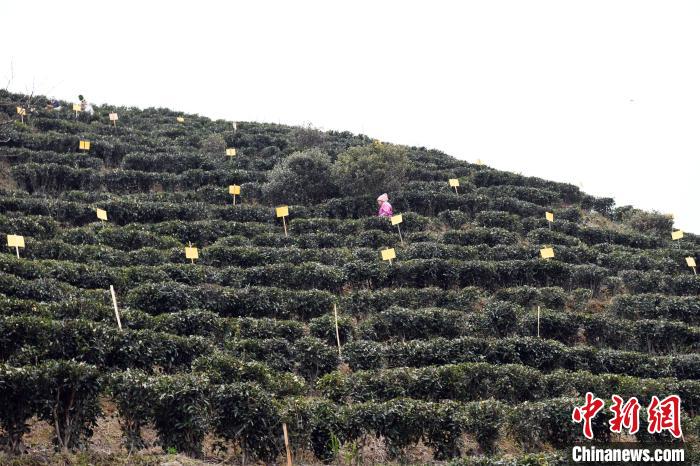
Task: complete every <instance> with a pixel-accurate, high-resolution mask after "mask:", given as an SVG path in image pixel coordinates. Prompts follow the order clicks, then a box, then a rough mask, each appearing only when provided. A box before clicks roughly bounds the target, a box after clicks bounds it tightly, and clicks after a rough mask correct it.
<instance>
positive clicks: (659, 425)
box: [647, 395, 683, 438]
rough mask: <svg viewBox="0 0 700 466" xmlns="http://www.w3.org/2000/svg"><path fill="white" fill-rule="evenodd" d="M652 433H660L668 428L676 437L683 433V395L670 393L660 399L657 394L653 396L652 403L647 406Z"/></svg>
mask: <svg viewBox="0 0 700 466" xmlns="http://www.w3.org/2000/svg"><path fill="white" fill-rule="evenodd" d="M647 415H648V416H649V426H648V427H647V430H648V431H649V433H650V434H658V433H660V432H663V431H664V430H667V431H669V432H671V435H673V436H674V437H676V438H680V437H681V436H682V435H683V432H682V431H681V397H680V396H678V395H670V396H667V397H666V398H664V399H663V400H661V401H659V398H658V397H656V396H652V397H651V403H649V407H648V408H647Z"/></svg>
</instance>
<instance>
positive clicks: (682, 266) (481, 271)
mask: <svg viewBox="0 0 700 466" xmlns="http://www.w3.org/2000/svg"><path fill="white" fill-rule="evenodd" d="M28 99H29V98H28V97H27V96H22V95H14V94H8V93H6V92H0V103H1V106H0V141H5V142H3V143H2V144H0V160H1V162H0V178H1V180H2V184H1V185H0V187H1V188H2V190H1V191H0V232H1V233H3V234H12V235H23V236H24V247H23V248H21V249H19V256H20V257H19V258H17V257H16V254H17V251H16V250H15V248H9V247H6V248H5V250H4V254H1V255H0V293H1V294H0V398H3V399H4V401H5V403H3V405H2V406H1V407H0V426H1V427H2V429H3V430H2V432H3V433H4V437H5V438H6V449H7V450H10V451H12V452H13V453H17V452H21V451H24V450H25V448H24V444H29V445H30V446H31V448H30V449H29V453H30V454H36V453H37V452H44V453H46V452H48V451H50V449H51V442H52V440H51V438H50V437H55V438H54V440H53V442H54V443H55V444H56V445H57V446H58V448H59V449H63V450H66V451H72V450H76V449H80V448H82V447H84V446H88V447H89V448H90V449H92V450H95V449H96V448H97V447H96V445H98V444H99V438H97V437H96V436H94V435H93V433H94V432H93V431H94V430H95V427H96V426H97V431H98V433H102V432H103V431H104V429H103V425H104V423H105V422H107V420H108V417H106V416H105V415H104V413H105V412H110V413H115V414H116V415H117V417H116V418H115V420H112V421H111V422H112V425H113V426H116V425H117V424H116V422H117V421H118V423H119V424H118V425H119V426H120V427H121V429H122V434H123V444H121V445H119V443H117V445H112V444H110V446H109V447H108V448H106V449H105V448H103V450H107V451H110V452H111V453H116V454H118V455H117V457H118V456H119V455H123V454H126V453H127V452H128V451H132V452H137V451H139V450H143V451H145V452H148V453H150V454H157V453H158V452H159V451H160V449H159V448H156V446H162V450H163V451H165V452H180V453H183V454H186V455H189V456H191V457H195V458H204V459H206V460H207V461H210V462H221V461H227V462H236V463H237V462H241V461H243V462H245V461H246V460H247V461H251V460H260V461H266V462H274V461H284V450H285V447H284V440H283V429H282V425H283V423H284V424H285V425H286V427H287V429H288V433H289V442H290V445H291V447H292V453H293V455H294V457H295V459H296V460H297V461H305V462H328V461H332V460H334V459H336V460H338V461H341V462H343V463H353V462H356V463H360V462H363V461H364V462H369V461H395V460H396V461H399V460H400V461H408V462H426V461H432V460H435V461H449V460H451V459H454V458H458V457H462V459H461V460H456V461H462V462H463V464H467V463H468V462H469V461H471V459H470V458H472V457H475V456H478V455H482V454H486V455H487V456H488V457H489V458H492V460H493V461H496V459H497V458H501V457H503V456H507V457H509V458H510V457H512V458H520V460H521V461H534V460H535V459H536V458H539V459H540V460H543V459H546V460H549V461H552V462H553V463H554V462H556V461H559V460H560V458H561V457H560V454H559V453H557V451H558V450H563V451H564V453H563V458H567V456H566V455H567V454H568V453H567V452H566V449H567V448H569V447H570V446H571V444H572V443H573V442H574V441H579V440H581V439H582V436H581V426H580V425H578V424H574V423H572V422H571V412H572V409H573V407H574V406H575V405H580V404H582V398H583V396H584V395H585V393H586V392H587V391H591V392H593V393H595V395H597V396H599V397H601V398H603V399H605V400H607V401H608V403H609V400H610V397H611V396H612V394H617V395H620V396H623V397H625V398H627V397H630V396H636V397H637V398H638V399H639V400H640V403H641V404H642V405H643V406H647V404H648V403H649V401H650V400H651V397H652V396H654V395H656V396H658V397H663V396H666V395H668V394H678V395H680V396H681V399H682V408H683V412H682V425H683V429H684V440H685V445H686V446H687V448H688V449H689V451H690V450H692V449H695V448H697V447H696V444H697V439H698V427H699V426H700V418H699V417H698V414H700V412H699V409H700V381H699V379H700V355H699V353H698V349H699V346H700V299H698V296H699V295H700V279H699V278H698V277H697V276H696V275H694V274H693V270H691V268H689V267H688V266H687V264H686V257H693V258H699V255H698V250H699V249H700V237H698V236H697V235H694V234H690V233H687V232H686V233H685V235H684V237H683V238H682V239H681V240H679V241H678V240H676V241H674V240H672V239H671V232H672V231H673V228H672V226H673V222H672V219H671V218H669V217H667V216H664V215H661V214H658V213H648V212H642V211H639V210H636V209H633V208H632V207H620V208H615V206H614V202H613V200H612V199H608V198H596V197H594V196H590V195H587V194H585V193H583V192H581V191H580V190H579V189H578V188H577V187H576V186H573V185H570V184H565V183H556V182H551V181H546V180H543V179H539V178H532V177H524V176H520V175H516V174H513V173H508V172H503V171H499V170H495V169H492V168H489V167H488V166H484V165H478V164H474V163H469V162H466V161H460V160H457V159H455V158H453V157H450V156H448V155H446V154H443V153H441V152H439V151H435V150H427V149H425V148H418V147H401V146H394V145H391V144H388V143H380V142H378V141H372V140H371V139H369V138H367V137H365V136H358V135H353V134H350V133H347V132H342V133H341V132H320V131H317V130H315V129H313V128H293V127H287V126H282V125H275V124H263V123H250V122H238V123H236V124H235V125H234V124H233V123H232V122H227V121H222V120H217V121H212V120H210V119H208V118H204V117H200V116H197V115H183V114H180V113H177V112H175V111H171V110H167V109H145V110H139V109H134V108H124V107H110V106H103V107H99V108H97V111H96V114H95V115H94V117H92V118H89V117H87V116H86V115H84V114H78V115H77V116H76V114H75V113H74V112H73V111H72V110H71V104H70V103H67V102H63V103H62V109H61V110H58V111H57V110H48V109H46V108H45V106H46V100H45V99H44V98H43V97H33V98H32V101H31V102H30V105H27V103H28ZM18 105H19V106H21V105H24V106H27V107H30V108H29V110H30V111H29V112H28V115H27V116H26V117H25V118H24V122H20V121H19V119H20V117H19V115H17V114H16V107H17V106H18ZM31 108H33V109H34V110H33V111H32V110H31ZM111 112H117V113H118V121H117V123H116V126H115V125H113V124H112V123H111V122H110V120H109V118H108V114H109V113H111ZM178 117H182V119H183V121H178ZM3 122H6V123H7V124H3ZM81 141H88V142H89V143H90V146H89V149H87V150H81V149H80V147H81ZM231 148H235V151H236V154H235V156H227V155H226V150H227V149H231ZM353 148H354V149H353ZM314 149H319V150H320V151H322V152H323V153H324V154H327V156H328V159H329V163H330V164H331V165H332V168H331V170H335V171H333V173H337V170H338V167H339V164H340V163H341V162H342V161H345V163H348V164H352V163H353V162H354V161H355V159H358V158H359V157H360V155H358V154H369V155H368V157H370V156H378V157H380V158H381V157H382V156H383V155H382V154H392V153H393V152H392V151H395V152H396V153H399V152H400V156H401V157H405V158H406V164H405V166H403V165H402V166H401V167H399V166H398V165H391V166H390V167H389V168H390V173H391V169H393V168H395V169H396V170H399V169H400V170H402V177H403V179H402V180H401V183H400V184H398V185H395V186H393V188H395V189H391V190H389V195H390V200H391V203H392V204H393V209H394V213H395V214H402V216H403V223H401V224H400V229H401V236H399V232H398V229H397V227H396V226H394V225H392V224H391V222H390V221H389V220H388V219H387V218H380V217H377V216H376V209H377V206H376V202H375V198H376V196H377V195H378V194H381V191H380V192H363V191H362V190H361V186H360V184H361V183H360V182H355V181H354V180H355V179H354V178H353V179H352V180H350V182H348V183H346V184H343V181H344V180H343V177H342V176H341V177H340V178H337V179H338V181H337V183H336V184H335V185H333V186H330V184H328V185H327V184H326V180H325V178H324V179H320V180H319V179H318V177H316V178H314V176H312V174H311V172H309V176H308V177H306V178H305V177H303V174H304V172H303V169H302V170H301V178H302V179H301V181H299V179H298V177H297V178H283V182H279V179H277V178H276V177H278V176H282V175H284V173H282V170H281V168H279V167H282V165H283V164H284V161H285V160H286V159H288V158H289V157H290V155H292V154H294V153H296V152H299V151H302V152H303V153H304V154H309V153H312V152H313V151H314ZM363 151H364V152H363ZM316 152H317V151H316ZM316 152H313V153H316ZM316 156H317V155H314V157H316ZM388 156H389V155H387V157H388ZM318 157H319V158H318V160H322V159H323V157H326V156H325V155H318ZM397 157H398V156H397ZM303 160H306V159H303ZM309 160H311V159H309ZM313 160H317V159H313ZM375 160H376V159H375ZM319 163H320V164H321V165H322V163H321V162H319ZM323 163H325V162H323ZM276 166H277V167H278V168H276V169H275V170H277V171H278V172H279V173H281V174H282V175H280V174H279V173H278V172H275V171H274V170H273V168H275V167H276ZM314 167H315V166H314ZM314 167H312V168H309V169H308V170H316V168H314ZM376 168H377V167H374V166H372V165H371V164H370V165H369V166H368V167H367V168H366V170H368V171H371V170H374V169H376ZM313 173H315V172H313ZM329 173H330V172H329ZM359 175H363V174H359ZM359 175H358V176H359ZM285 176H286V175H285ZM455 178H456V179H459V188H457V190H456V191H455V190H454V189H453V188H452V187H450V186H449V185H448V179H455ZM329 179H330V178H329ZM334 179H335V178H334ZM358 179H359V178H358ZM379 179H380V180H381V178H379ZM397 179H398V178H397ZM274 180H277V181H276V182H278V184H277V185H274V186H273V184H274V183H273V181H274ZM384 180H385V181H386V184H387V185H390V184H391V183H393V182H394V181H395V180H389V179H388V178H384ZM345 181H347V180H345ZM315 182H318V183H315ZM280 183H281V187H280ZM294 183H298V184H294ZM314 183H315V184H314ZM311 184H314V191H312V188H311ZM229 185H238V186H240V195H239V196H237V199H236V205H233V198H232V196H231V195H230V194H229ZM319 186H320V187H319ZM324 186H328V187H325V188H324ZM378 186H382V184H381V182H380V183H379V184H378ZM349 190H355V191H356V192H353V195H351V196H348V195H347V194H348V191H349ZM365 191H367V190H365ZM312 192H313V195H312ZM280 196H282V197H285V196H287V198H286V199H285V198H280ZM295 201H298V202H295ZM279 204H289V209H288V210H289V215H288V216H287V217H285V218H284V223H283V222H282V221H281V219H280V218H277V217H276V215H275V209H274V207H275V206H277V205H279ZM96 209H103V210H104V211H105V212H106V215H107V221H100V220H98V218H97V216H96ZM545 212H552V213H553V214H554V221H553V222H548V220H547V219H546V218H545ZM285 228H286V229H287V230H288V235H287V236H286V235H285ZM3 239H4V236H3ZM190 245H191V246H192V247H196V248H198V251H197V252H198V258H197V259H196V260H192V259H188V258H187V257H186V254H185V247H187V246H190ZM545 247H551V248H552V249H553V251H554V257H553V258H551V259H543V258H541V257H540V250H541V249H542V248H545ZM386 248H395V252H396V258H395V259H394V260H392V261H391V263H389V262H387V261H382V258H381V254H380V252H381V250H384V249H386ZM110 286H113V288H114V290H115V296H116V298H117V301H118V303H119V312H120V321H121V325H122V327H123V330H119V328H118V327H117V322H116V319H115V312H114V309H113V307H112V298H111V294H110V291H109V289H110ZM334 309H336V310H337V322H338V326H337V337H338V338H339V340H340V348H339V343H338V341H337V337H336V325H335V322H336V316H335V314H334ZM538 310H539V312H538ZM339 352H340V354H339ZM608 417H609V414H604V413H602V412H601V414H600V415H599V416H598V417H597V418H596V424H595V426H594V428H595V433H596V438H600V439H605V438H606V437H609V435H610V432H609V430H608V428H607V426H605V425H604V424H603V422H604V421H605V419H606V418H608ZM641 420H642V430H644V429H646V421H645V419H644V416H642V419H641ZM26 425H30V426H32V429H31V432H28V431H29V430H30V429H28V428H27V427H26ZM49 426H50V427H49ZM114 428H116V427H114ZM36 429H44V430H45V431H47V432H51V433H50V434H47V438H46V439H45V441H44V442H43V443H41V442H39V443H35V442H25V441H24V440H26V439H27V438H36V436H35V430H36ZM27 432H28V433H27ZM25 434H26V435H25ZM32 435H34V437H30V436H32ZM23 436H24V437H23ZM96 438H97V440H96ZM615 438H617V437H613V439H615ZM650 438H652V439H656V440H663V441H667V442H671V440H672V438H671V437H670V436H669V435H668V434H663V435H661V434H660V435H656V436H653V435H650V434H647V433H645V432H644V433H638V434H637V439H638V440H649V439H650ZM377 439H378V440H377ZM673 441H674V442H676V443H680V442H681V440H673ZM217 444H221V445H224V446H226V447H227V450H226V451H225V452H224V451H222V450H221V449H217V448H214V447H215V445H217ZM144 449H145V450H144ZM103 453H104V451H103ZM533 455H534V456H533ZM137 457H138V456H137ZM110 458H111V460H110V461H112V460H113V461H115V462H116V463H119V461H120V460H119V459H117V458H113V457H110ZM135 458H136V457H135ZM149 458H150V459H148V458H145V457H144V459H143V461H144V464H146V463H148V462H149V461H154V462H155V463H154V464H157V463H158V461H160V460H159V459H158V457H157V456H156V457H149ZM533 458H535V459H533ZM483 461H484V463H481V464H486V463H487V462H488V461H491V460H488V459H484V460H483Z"/></svg>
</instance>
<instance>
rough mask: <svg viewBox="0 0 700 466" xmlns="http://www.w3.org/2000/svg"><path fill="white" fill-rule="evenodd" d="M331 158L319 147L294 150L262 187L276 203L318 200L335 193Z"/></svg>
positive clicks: (299, 202)
mask: <svg viewBox="0 0 700 466" xmlns="http://www.w3.org/2000/svg"><path fill="white" fill-rule="evenodd" d="M331 166H332V165H331V160H330V158H329V157H328V155H327V154H326V153H325V152H323V151H321V150H319V149H308V150H305V151H301V152H295V153H293V154H292V155H290V156H289V157H287V158H285V159H284V160H282V161H281V162H279V163H277V164H276V165H275V166H274V168H273V169H272V170H271V172H270V175H269V176H268V181H267V183H265V184H264V185H263V187H262V192H263V195H264V196H265V198H266V199H268V200H270V201H272V202H275V203H282V202H283V203H290V204H306V203H316V202H320V201H323V200H325V199H329V198H331V197H333V196H334V195H336V193H337V188H336V186H335V184H334V183H333V180H332V179H331Z"/></svg>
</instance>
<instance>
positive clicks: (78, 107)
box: [73, 104, 82, 112]
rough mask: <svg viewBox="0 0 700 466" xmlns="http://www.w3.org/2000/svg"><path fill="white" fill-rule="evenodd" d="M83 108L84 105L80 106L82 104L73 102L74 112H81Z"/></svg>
mask: <svg viewBox="0 0 700 466" xmlns="http://www.w3.org/2000/svg"><path fill="white" fill-rule="evenodd" d="M81 108H82V107H81V106H80V104H73V111H74V112H79V111H81Z"/></svg>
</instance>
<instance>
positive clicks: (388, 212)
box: [377, 201, 394, 217]
mask: <svg viewBox="0 0 700 466" xmlns="http://www.w3.org/2000/svg"><path fill="white" fill-rule="evenodd" d="M377 215H378V216H380V217H391V216H392V215H394V209H393V208H392V207H391V204H389V201H384V202H383V203H382V205H381V207H379V213H378V214H377Z"/></svg>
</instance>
